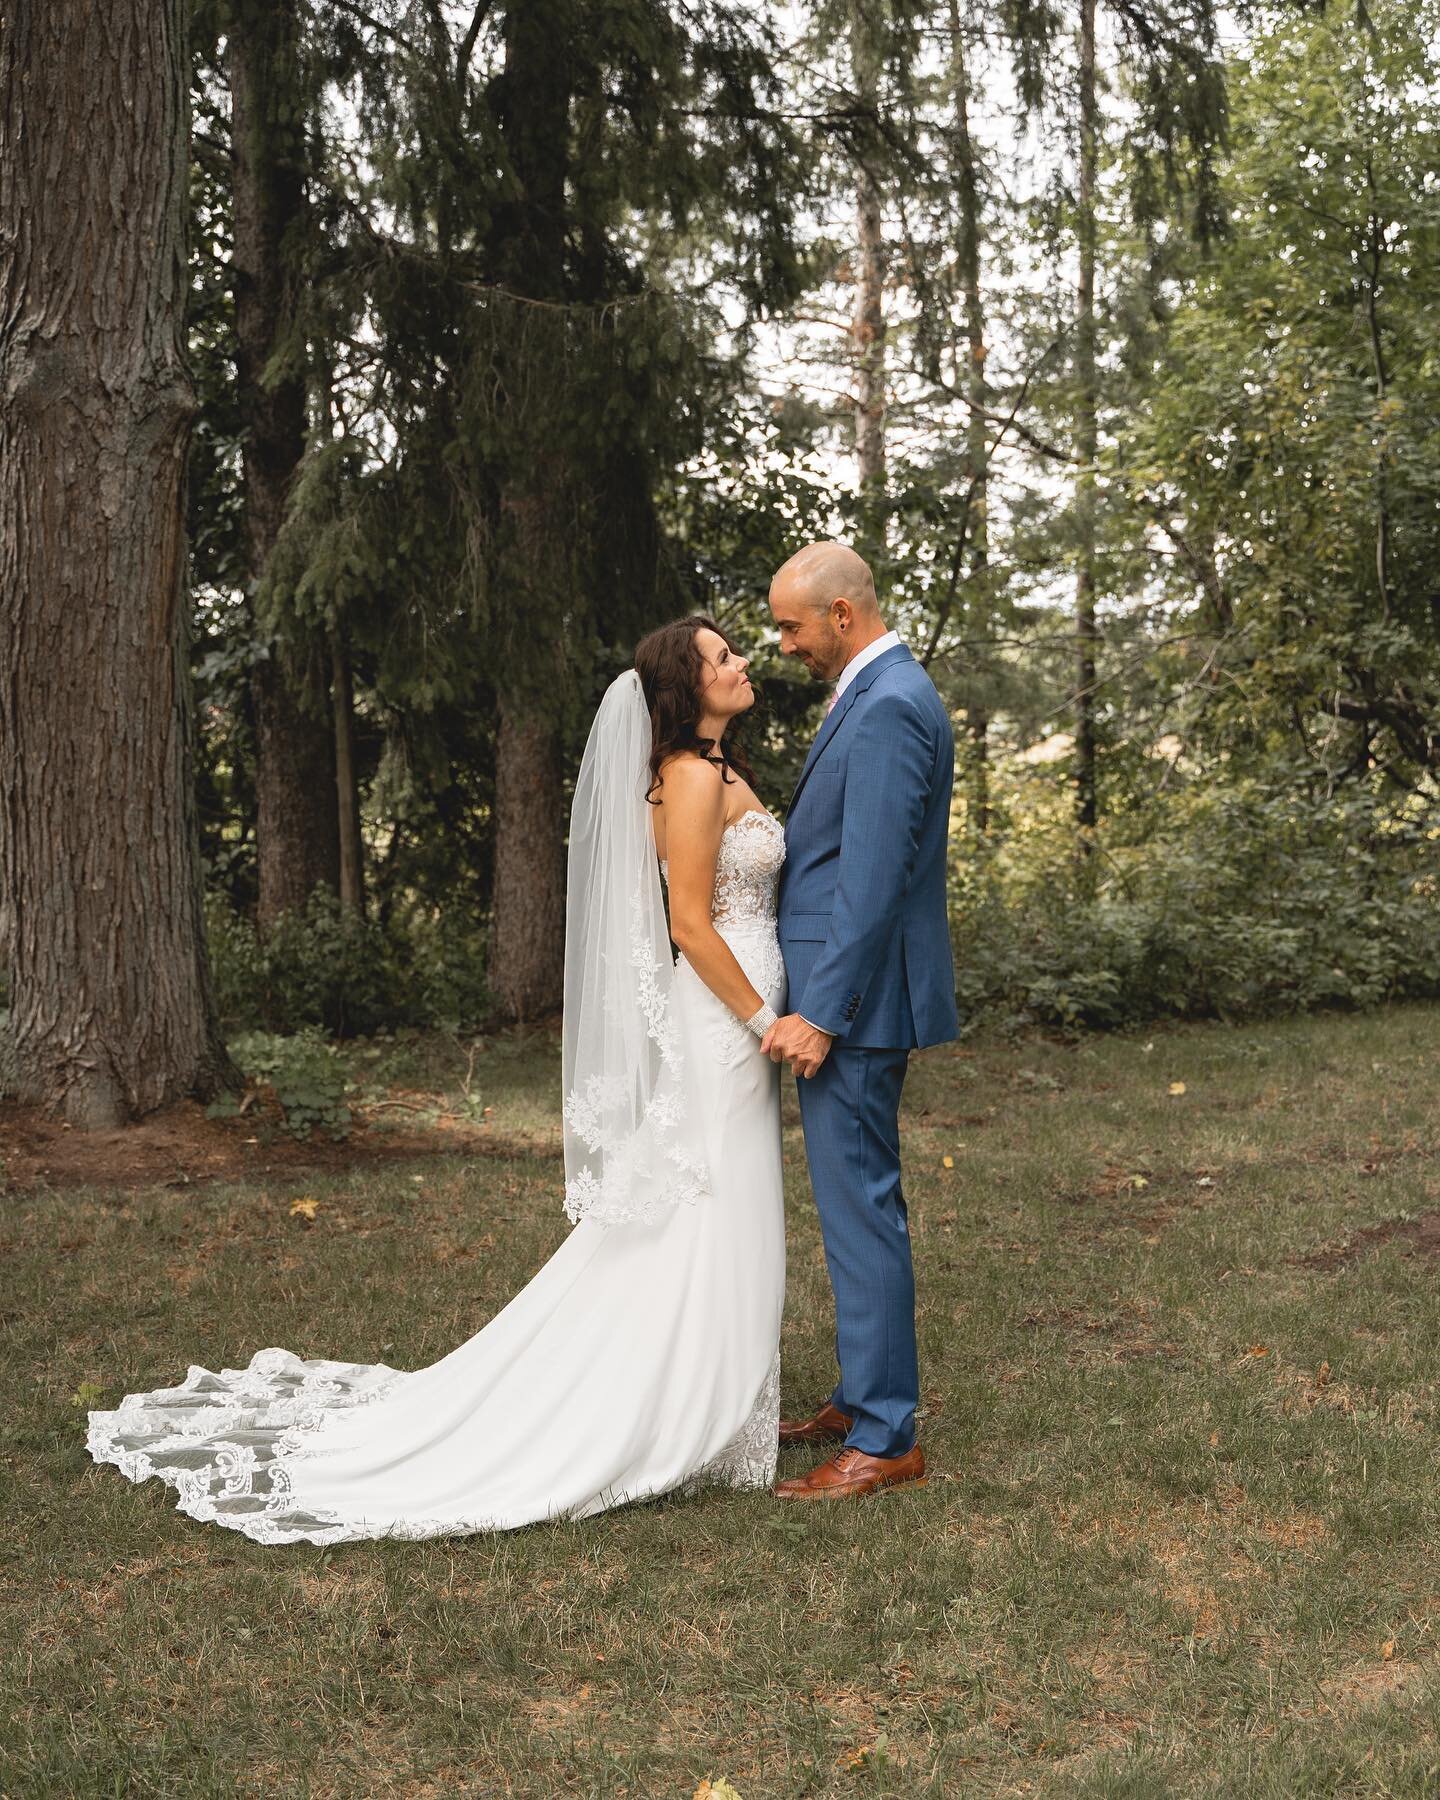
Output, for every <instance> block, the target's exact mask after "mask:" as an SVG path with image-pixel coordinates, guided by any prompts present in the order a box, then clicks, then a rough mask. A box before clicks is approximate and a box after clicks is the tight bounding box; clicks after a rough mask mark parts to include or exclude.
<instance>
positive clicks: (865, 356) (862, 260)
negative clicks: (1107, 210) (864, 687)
mask: <svg viewBox="0 0 1440 1800" xmlns="http://www.w3.org/2000/svg"><path fill="white" fill-rule="evenodd" d="M870 4H873V0H855V5H854V12H853V15H852V18H851V28H850V41H851V65H852V70H853V77H854V82H855V92H856V97H857V99H858V101H859V103H860V105H861V107H862V108H864V109H866V110H867V111H868V112H869V113H870V114H871V115H873V114H874V113H875V111H876V109H877V108H878V106H879V99H880V57H879V55H878V52H877V49H876V44H875V36H874V27H873V24H872V22H871V20H870V19H869V17H868V16H867V6H868V5H870ZM872 154H873V153H872ZM855 230H856V262H855V316H854V320H853V322H852V324H851V327H850V335H851V340H852V342H853V344H854V355H855V460H856V465H857V472H858V475H859V482H860V499H861V516H862V519H863V520H864V527H863V529H864V536H865V539H866V542H865V543H864V544H862V549H863V550H864V551H865V552H866V553H867V554H874V553H875V552H877V551H879V550H881V549H883V547H884V537H885V326H886V322H885V227H884V216H883V213H882V211H881V205H880V184H879V181H878V179H877V175H876V171H875V169H874V168H873V166H869V165H868V163H867V160H866V159H865V158H864V157H862V160H861V162H860V164H859V166H858V169H857V179H856V197H855Z"/></svg>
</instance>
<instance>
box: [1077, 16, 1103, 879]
mask: <svg viewBox="0 0 1440 1800" xmlns="http://www.w3.org/2000/svg"><path fill="white" fill-rule="evenodd" d="M1078 112H1079V118H1078V143H1077V152H1076V162H1077V165H1078V177H1077V181H1076V192H1075V237H1076V264H1077V271H1076V289H1075V459H1076V463H1077V468H1076V474H1075V818H1076V823H1077V824H1078V825H1079V827H1080V839H1079V843H1080V849H1081V852H1082V854H1088V853H1089V851H1090V850H1091V849H1092V847H1093V839H1092V835H1091V834H1092V833H1093V832H1094V829H1095V822H1096V818H1097V816H1098V814H1097V810H1096V791H1095V641H1096V637H1097V635H1098V633H1097V631H1096V625H1095V458H1096V456H1097V454H1098V452H1099V446H1100V426H1099V410H1100V396H1099V393H1098V391H1097V386H1096V374H1095V239H1096V219H1095V206H1096V191H1095V183H1096V176H1097V174H1098V172H1099V159H1100V107H1099V95H1098V93H1097V91H1096V71H1095V0H1080V67H1079V107H1078Z"/></svg>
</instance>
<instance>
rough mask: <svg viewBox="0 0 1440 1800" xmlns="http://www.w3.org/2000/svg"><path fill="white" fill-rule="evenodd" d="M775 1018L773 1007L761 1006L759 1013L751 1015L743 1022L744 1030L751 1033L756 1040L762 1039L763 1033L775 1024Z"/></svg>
mask: <svg viewBox="0 0 1440 1800" xmlns="http://www.w3.org/2000/svg"><path fill="white" fill-rule="evenodd" d="M775 1017H776V1014H775V1008H774V1007H773V1006H762V1007H761V1008H760V1010H759V1012H757V1013H754V1014H752V1015H751V1017H750V1018H748V1019H747V1020H746V1021H745V1029H746V1030H747V1031H753V1032H754V1033H755V1035H756V1037H757V1038H763V1037H764V1035H765V1033H766V1032H767V1031H768V1030H769V1029H770V1027H771V1026H772V1025H773V1024H774V1023H775Z"/></svg>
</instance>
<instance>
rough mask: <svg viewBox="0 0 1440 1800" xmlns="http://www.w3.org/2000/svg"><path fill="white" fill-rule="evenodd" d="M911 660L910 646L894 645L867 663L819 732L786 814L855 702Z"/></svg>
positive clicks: (792, 808)
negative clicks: (885, 674)
mask: <svg viewBox="0 0 1440 1800" xmlns="http://www.w3.org/2000/svg"><path fill="white" fill-rule="evenodd" d="M909 660H911V658H910V650H909V647H908V646H907V645H905V644H895V645H893V646H892V647H891V648H890V649H889V650H887V651H886V652H885V654H884V655H883V656H877V657H876V658H875V660H874V662H872V663H867V664H866V666H865V667H864V668H863V669H862V670H861V671H860V673H859V674H858V675H857V676H856V677H855V679H854V680H853V681H852V682H851V683H850V685H849V687H847V688H846V690H845V692H844V693H843V694H842V695H841V696H840V698H839V699H838V700H837V701H836V702H835V704H834V706H833V707H832V708H831V709H830V712H829V713H828V714H827V716H826V718H825V722H824V723H823V724H822V725H821V727H820V729H819V731H817V732H816V733H815V742H814V743H813V744H812V745H811V746H810V754H809V755H808V756H807V757H806V758H805V767H804V768H803V769H802V770H801V771H800V779H799V780H798V781H797V782H796V783H795V792H794V793H793V794H791V796H790V805H789V806H788V807H787V808H786V809H785V810H786V813H787V814H788V813H790V812H791V811H793V810H794V806H795V802H796V801H797V800H798V799H799V798H800V790H801V788H803V787H804V785H805V783H806V782H807V781H808V780H809V779H810V771H811V770H812V769H813V768H814V767H815V765H816V763H817V762H819V760H820V758H821V756H823V755H824V753H825V746H826V745H827V744H828V743H829V742H830V740H831V739H832V738H833V737H834V736H835V733H836V732H837V731H838V730H839V729H840V727H841V726H842V725H843V724H844V723H845V718H846V715H847V714H848V713H849V711H850V709H851V707H852V706H854V704H855V702H856V700H858V699H859V697H860V695H861V694H863V693H864V692H865V690H866V688H868V687H869V685H870V683H871V682H872V681H873V680H874V679H875V677H876V676H877V675H878V674H880V672H881V671H882V670H883V669H888V668H889V667H890V665H891V663H897V662H901V661H907V662H908V661H909Z"/></svg>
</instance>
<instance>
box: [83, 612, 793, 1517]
mask: <svg viewBox="0 0 1440 1800" xmlns="http://www.w3.org/2000/svg"><path fill="white" fill-rule="evenodd" d="M745 671H746V664H745V659H744V658H743V657H741V656H738V655H736V653H735V651H734V649H733V647H732V646H731V645H730V644H729V643H728V642H727V641H726V639H725V637H724V636H723V635H722V633H721V632H720V631H719V630H717V629H716V627H715V626H714V625H713V624H712V623H711V622H710V621H709V620H708V619H702V618H690V619H685V620H682V621H680V622H678V623H676V624H673V625H667V626H664V627H663V628H662V629H660V630H659V631H656V632H653V633H651V635H650V636H649V637H647V638H645V639H644V640H643V642H642V643H641V644H640V645H639V646H638V648H637V650H636V653H635V667H634V668H633V669H629V670H627V671H626V672H625V673H624V674H623V675H621V676H620V677H619V678H618V679H617V680H616V681H614V682H613V683H612V684H611V686H610V687H609V689H608V690H607V692H606V694H605V696H604V699H603V700H602V701H601V703H600V708H599V711H598V712H597V714H596V717H595V722H594V725H593V726H592V728H591V732H590V739H589V742H588V744H587V746H586V749H585V756H584V760H583V762H582V764H581V768H580V774H579V777H578V779H577V782H576V788H575V800H574V805H573V808H572V811H571V819H570V849H569V875H568V882H569V885H568V890H567V899H566V909H567V910H566V944H565V1014H564V1028H563V1060H562V1074H563V1088H564V1092H565V1096H566V1098H565V1105H564V1118H565V1133H564V1136H565V1172H566V1181H565V1208H566V1211H567V1213H568V1214H569V1216H570V1217H571V1218H572V1219H573V1220H575V1221H576V1224H575V1229H574V1230H573V1231H572V1232H571V1233H570V1235H569V1237H568V1238H567V1239H566V1240H565V1242H564V1243H563V1244H562V1245H561V1246H560V1248H559V1250H558V1251H557V1252H556V1253H555V1255H554V1256H553V1257H552V1258H551V1259H550V1261H549V1262H548V1263H546V1264H545V1266H544V1267H543V1268H542V1269H541V1270H540V1271H539V1273H538V1274H537V1275H536V1276H535V1277H534V1279H533V1280H532V1281H531V1282H530V1283H529V1284H528V1286H526V1287H524V1288H523V1289H521V1291H520V1292H519V1293H518V1294H517V1295H516V1296H515V1298H514V1299H513V1300H511V1301H510V1303H509V1304H508V1305H507V1306H506V1307H505V1308H504V1309H503V1310H502V1311H501V1312H499V1313H498V1314H497V1315H496V1316H495V1317H494V1318H493V1319H492V1320H491V1321H490V1322H489V1324H488V1325H486V1326H484V1327H483V1329H481V1330H480V1331H479V1332H477V1333H476V1335H475V1336H474V1337H472V1338H471V1339H470V1340H469V1341H468V1342H467V1343H464V1344H461V1345H460V1346H459V1348H458V1349H455V1350H452V1351H451V1352H450V1353H449V1355H448V1356H444V1357H442V1358H441V1360H440V1361H439V1362H437V1363H432V1364H431V1365H430V1367H428V1368H425V1369H418V1370H415V1371H413V1372H409V1373H406V1372H402V1371H399V1370H396V1369H392V1368H389V1367H387V1366H386V1365H385V1364H384V1363H357V1362H333V1361H328V1360H320V1359H316V1360H307V1359H302V1358H301V1357H299V1356H296V1355H293V1354H292V1353H291V1352H290V1351H288V1350H279V1349H268V1350H260V1351H258V1352H257V1353H256V1354H255V1355H254V1356H253V1357H252V1358H251V1360H250V1364H249V1367H248V1368H245V1369H221V1370H219V1371H215V1372H212V1371H209V1370H207V1369H204V1368H200V1367H192V1368H191V1369H190V1371H189V1373H188V1375H187V1376H186V1378H185V1380H184V1381H183V1382H182V1383H181V1384H180V1386H179V1387H175V1388H161V1389H158V1390H156V1391H155V1392H153V1393H142V1394H128V1395H126V1397H125V1399H124V1400H123V1401H122V1402H121V1404H120V1406H119V1408H118V1409H117V1410H115V1411H113V1412H92V1413H91V1414H90V1431H89V1440H88V1443H89V1450H90V1454H91V1455H92V1456H93V1457H94V1458H95V1459H96V1461H98V1462H102V1463H114V1464H116V1465H117V1466H118V1468H119V1469H120V1471H121V1473H122V1474H124V1475H126V1476H128V1477H129V1479H130V1480H132V1481H143V1480H146V1479H147V1478H149V1477H150V1476H158V1477H159V1478H160V1480H162V1481H164V1482H166V1483H167V1484H168V1485H169V1486H171V1487H173V1488H174V1489H175V1491H176V1495H177V1505H178V1506H179V1508H180V1510H181V1511H182V1512H185V1513H188V1514H189V1515H190V1516H191V1517H192V1518H195V1519H203V1520H209V1521H211V1522H213V1523H214V1524H217V1525H225V1526H229V1527H230V1528H231V1529H232V1530H236V1531H241V1532H244V1533H245V1535H246V1536H247V1537H249V1538H253V1539H254V1540H255V1541H256V1542H258V1543H262V1544H286V1543H295V1542H297V1541H305V1542H309V1543H313V1544H330V1543H336V1542H339V1541H342V1540H345V1539H353V1538H379V1537H400V1538H428V1537H438V1536H443V1535H446V1534H450V1533H461V1532H475V1531H491V1530H507V1529H509V1528H511V1527H514V1526H519V1525H527V1524H530V1523H531V1522H533V1521H535V1520H540V1519H551V1518H561V1517H565V1518H583V1517H586V1516H588V1515H590V1514H592V1513H598V1512H601V1511H603V1510H605V1509H606V1508H607V1507H611V1506H617V1505H620V1504H621V1503H622V1502H625V1501H631V1500H642V1499H645V1498H647V1497H649V1496H653V1495H656V1494H663V1493H667V1492H671V1491H673V1490H675V1489H679V1488H686V1489H689V1488H693V1487H698V1486H700V1485H702V1484H705V1483H722V1484H726V1485H729V1486H732V1487H739V1488H759V1487H768V1486H769V1484H770V1482H771V1480H772V1479H773V1477H774V1473H775V1461H776V1445H777V1426H778V1418H779V1380H780V1374H779V1349H778V1345H779V1336H780V1313H781V1308H782V1304H783V1301H784V1288H785V1239H784V1220H783V1211H782V1181H781V1157H780V1087H779V1083H780V1075H779V1069H778V1067H777V1066H776V1065H775V1064H774V1063H772V1062H771V1061H770V1059H769V1058H768V1057H767V1056H764V1055H762V1054H761V1051H760V1045H759V1040H760V1038H761V1037H763V1035H764V1033H765V1031H766V1029H767V1028H768V1026H769V1025H770V1024H771V1023H773V1021H774V1018H775V1013H776V1011H777V1010H778V1009H780V1008H781V1006H782V1002H783V999H784V987H785V976H784V969H783V965H782V963H781V960H780V951H779V945H778V942H777V940H776V935H775V893H776V886H777V882H778V878H779V873H780V866H781V863H782V862H783V860H784V854H785V849H784V834H783V831H782V828H781V826H780V823H779V821H778V820H777V819H775V818H774V816H773V815H772V814H770V813H768V812H766V811H765V810H764V808H763V807H762V806H761V805H760V802H759V800H758V799H757V798H756V796H755V793H754V790H753V788H752V786H751V785H750V782H749V780H748V779H746V776H747V775H748V770H747V768H746V765H745V763H744V760H743V757H742V756H740V754H739V753H738V752H735V751H732V750H730V749H728V748H727V747H726V745H725V741H724V739H725V732H726V729H727V727H728V726H729V725H730V724H731V723H732V721H733V720H734V719H736V718H737V717H738V716H739V715H740V714H741V713H743V712H745V711H747V710H748V709H749V707H750V706H751V705H753V703H754V695H753V693H752V691H751V687H750V681H749V677H748V676H747V674H746V672H745ZM662 873H663V875H664V876H665V879H666V883H667V885H668V888H669V896H670V925H669V932H668V934H667V928H666V918H665V909H664V901H663V897H662V893H661V886H660V880H661V875H662ZM671 936H673V938H674V941H675V943H676V945H677V946H678V947H679V950H680V952H681V954H680V956H679V959H678V961H676V960H673V959H672V955H671V948H670V938H671ZM396 1302H397V1304H401V1303H403V1297H402V1296H400V1295H397V1296H396Z"/></svg>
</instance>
